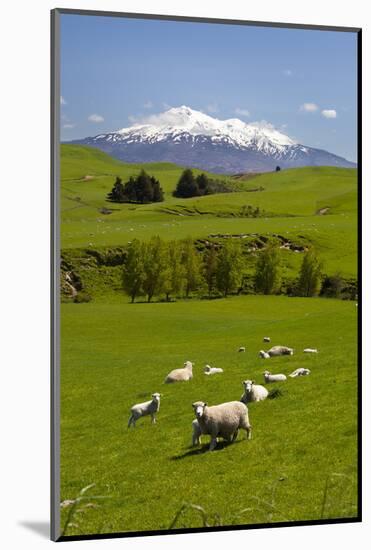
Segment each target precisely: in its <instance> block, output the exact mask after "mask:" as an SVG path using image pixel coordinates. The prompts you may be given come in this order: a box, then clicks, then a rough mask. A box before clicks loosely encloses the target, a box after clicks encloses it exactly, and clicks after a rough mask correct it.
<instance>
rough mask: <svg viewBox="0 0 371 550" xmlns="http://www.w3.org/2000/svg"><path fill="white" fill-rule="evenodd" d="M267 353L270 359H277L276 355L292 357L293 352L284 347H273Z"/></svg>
mask: <svg viewBox="0 0 371 550" xmlns="http://www.w3.org/2000/svg"><path fill="white" fill-rule="evenodd" d="M267 353H268V355H269V356H270V357H277V356H278V355H294V350H293V349H292V348H288V347H286V346H273V348H271V349H269V350H268V351H267Z"/></svg>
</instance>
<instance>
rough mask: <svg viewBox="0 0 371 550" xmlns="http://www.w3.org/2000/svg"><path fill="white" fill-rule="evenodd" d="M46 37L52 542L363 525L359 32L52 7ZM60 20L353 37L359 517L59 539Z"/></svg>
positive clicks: (360, 33) (353, 28) (354, 28)
mask: <svg viewBox="0 0 371 550" xmlns="http://www.w3.org/2000/svg"><path fill="white" fill-rule="evenodd" d="M50 14H51V27H50V28H51V38H50V52H51V55H50V60H51V67H50V74H51V80H50V82H51V84H50V90H51V98H50V116H51V118H50V136H51V142H50V158H51V224H50V226H51V238H50V254H51V316H50V318H51V389H50V396H51V431H50V441H51V448H50V455H51V479H50V486H51V491H50V505H51V508H50V509H51V514H50V537H51V540H53V541H55V542H66V541H76V540H100V539H113V538H132V537H148V536H162V535H178V534H192V533H210V532H220V531H225V532H226V531H241V530H246V531H247V530H250V529H266V528H279V527H298V526H310V525H313V526H314V525H336V524H344V523H358V522H362V28H360V27H339V26H327V25H314V24H305V25H304V24H295V23H283V22H280V23H272V22H267V21H247V20H240V19H217V18H209V17H196V16H195V17H192V16H179V15H159V14H148V13H127V12H115V11H98V10H79V9H67V8H55V9H53V10H51V12H50ZM60 15H85V16H98V17H121V18H124V19H147V20H158V21H179V22H191V23H212V24H221V25H240V26H252V27H271V28H272V27H273V28H285V29H301V30H317V31H332V32H352V33H356V34H357V183H358V200H357V208H358V210H357V218H358V219H357V221H358V228H357V240H358V262H357V265H358V350H357V351H358V355H357V359H358V403H357V413H358V415H357V432H358V461H357V462H358V463H357V489H358V502H357V512H358V513H357V516H355V517H351V518H335V519H327V520H326V519H320V520H302V521H290V522H276V523H259V524H243V525H225V526H220V527H193V528H192V527H190V528H184V529H171V530H169V529H164V530H151V531H128V532H125V531H123V532H117V533H96V534H86V535H71V536H60V535H59V531H60V508H59V501H60V461H59V451H60V446H59V442H60V399H59V397H60V395H59V392H60V368H59V367H60V362H59V358H60V355H59V350H60V334H59V323H60V308H59V284H60V283H59V273H60V270H59V258H60V240H59V231H60V219H59V175H60V171H59V168H60V156H59V149H60V51H59V45H60V41H59V40H60V27H59V25H60Z"/></svg>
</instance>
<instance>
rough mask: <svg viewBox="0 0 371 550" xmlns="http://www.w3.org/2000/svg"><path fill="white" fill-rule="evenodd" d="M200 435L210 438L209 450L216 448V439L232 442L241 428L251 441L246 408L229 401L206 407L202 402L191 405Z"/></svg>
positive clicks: (238, 402) (236, 402)
mask: <svg viewBox="0 0 371 550" xmlns="http://www.w3.org/2000/svg"><path fill="white" fill-rule="evenodd" d="M192 407H193V410H194V412H195V415H196V419H197V421H198V423H199V426H200V429H201V433H204V434H208V435H210V436H211V441H210V447H209V450H210V451H213V450H214V449H215V447H216V443H217V437H222V438H223V439H226V440H228V441H234V440H235V439H236V437H237V435H238V430H239V429H240V428H241V429H243V430H246V435H247V438H248V439H251V425H250V422H249V416H248V412H247V407H246V405H244V404H243V403H241V402H240V401H230V402H229V403H222V404H220V405H214V406H213V407H208V406H207V403H204V402H203V401H196V402H195V403H193V404H192Z"/></svg>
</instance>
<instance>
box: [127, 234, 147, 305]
mask: <svg viewBox="0 0 371 550" xmlns="http://www.w3.org/2000/svg"><path fill="white" fill-rule="evenodd" d="M144 259H145V250H144V247H143V244H142V243H141V242H140V241H138V239H134V240H133V241H132V242H131V243H130V245H129V247H128V251H127V256H126V260H125V265H124V270H123V277H122V284H123V288H124V290H125V292H127V294H129V296H130V297H131V302H132V303H133V302H134V301H135V298H136V297H137V296H140V295H141V294H143V282H144V278H145V272H144Z"/></svg>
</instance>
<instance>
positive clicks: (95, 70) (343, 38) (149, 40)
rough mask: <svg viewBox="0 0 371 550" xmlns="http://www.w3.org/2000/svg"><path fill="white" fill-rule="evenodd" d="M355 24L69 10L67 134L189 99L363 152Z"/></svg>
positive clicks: (65, 31) (64, 63)
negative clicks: (296, 25)
mask: <svg viewBox="0 0 371 550" xmlns="http://www.w3.org/2000/svg"><path fill="white" fill-rule="evenodd" d="M356 71H357V39H356V34H355V33H347V32H330V31H313V30H297V29H277V28H269V27H251V26H244V25H238V26H235V25H233V26H232V25H230V26H229V25H221V24H220V25H219V24H217V25H216V24H210V23H185V22H174V21H154V20H152V21H151V20H137V19H124V18H111V17H96V16H83V15H62V16H61V94H62V97H61V117H62V119H61V139H62V140H70V139H76V138H81V137H86V136H93V135H97V134H99V133H103V132H105V131H112V130H117V129H119V128H123V127H126V126H130V125H131V124H132V123H133V120H134V119H135V117H145V116H146V115H150V114H153V113H159V112H162V111H164V110H166V108H169V107H177V106H179V105H187V106H189V107H191V108H193V109H197V110H202V111H203V112H205V113H208V114H210V115H211V116H214V117H216V118H220V119H226V118H233V117H237V118H241V119H242V120H244V121H245V122H254V121H259V120H266V121H268V122H270V123H271V124H273V125H274V126H275V127H276V128H277V129H279V130H281V131H282V132H283V133H285V134H287V135H289V136H290V137H292V138H294V139H296V140H297V141H299V142H300V143H302V144H304V145H308V146H312V147H318V148H321V149H326V150H328V151H330V152H332V153H336V154H338V155H341V156H343V157H345V158H347V159H349V160H356V147H357V143H356V137H357V136H356V130H357V128H356V93H357V72H356Z"/></svg>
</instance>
